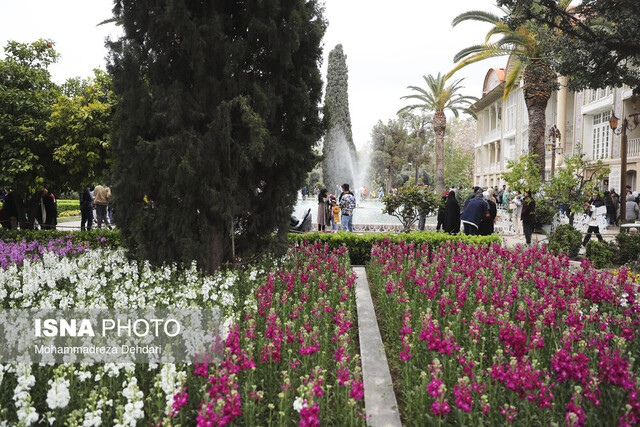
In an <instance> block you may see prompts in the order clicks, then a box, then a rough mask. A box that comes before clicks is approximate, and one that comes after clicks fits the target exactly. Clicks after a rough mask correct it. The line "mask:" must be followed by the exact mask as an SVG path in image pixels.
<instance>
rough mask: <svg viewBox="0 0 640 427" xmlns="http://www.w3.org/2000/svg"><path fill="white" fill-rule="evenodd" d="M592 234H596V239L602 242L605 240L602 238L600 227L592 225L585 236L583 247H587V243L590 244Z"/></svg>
mask: <svg viewBox="0 0 640 427" xmlns="http://www.w3.org/2000/svg"><path fill="white" fill-rule="evenodd" d="M592 233H596V237H597V238H598V240H599V241H601V242H602V241H603V240H604V239H603V238H602V234H600V227H598V226H597V225H590V226H589V228H588V229H587V235H586V236H584V240H583V241H582V246H587V243H589V240H591V234H592Z"/></svg>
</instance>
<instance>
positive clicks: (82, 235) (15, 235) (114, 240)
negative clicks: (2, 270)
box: [0, 228, 122, 247]
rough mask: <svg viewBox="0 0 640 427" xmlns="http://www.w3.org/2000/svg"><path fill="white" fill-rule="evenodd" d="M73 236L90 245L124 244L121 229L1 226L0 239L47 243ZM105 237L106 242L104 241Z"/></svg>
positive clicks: (72, 237)
mask: <svg viewBox="0 0 640 427" xmlns="http://www.w3.org/2000/svg"><path fill="white" fill-rule="evenodd" d="M67 236H71V240H72V241H73V242H74V243H76V242H89V245H90V247H94V246H95V247H97V246H101V247H104V245H105V244H106V245H109V246H111V247H118V246H120V245H121V244H122V238H121V236H120V231H118V230H105V229H99V230H91V231H60V230H6V229H4V228H0V239H1V240H4V241H5V242H21V241H23V240H26V241H28V242H30V241H33V240H37V241H38V242H40V243H46V242H48V241H50V240H55V239H59V238H64V237H67ZM102 239H104V242H103V241H102Z"/></svg>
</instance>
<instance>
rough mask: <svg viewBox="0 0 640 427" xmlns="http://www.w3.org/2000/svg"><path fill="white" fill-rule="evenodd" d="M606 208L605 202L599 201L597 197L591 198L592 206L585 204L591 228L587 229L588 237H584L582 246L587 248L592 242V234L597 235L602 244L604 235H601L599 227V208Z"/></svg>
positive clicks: (585, 211)
mask: <svg viewBox="0 0 640 427" xmlns="http://www.w3.org/2000/svg"><path fill="white" fill-rule="evenodd" d="M602 206H604V202H602V200H600V199H598V197H597V196H596V195H593V196H592V197H591V204H589V203H587V202H585V203H584V213H585V214H587V216H588V217H589V228H587V235H586V236H584V240H583V241H582V246H587V243H589V240H591V234H593V233H595V234H596V237H597V238H598V241H600V242H602V241H604V239H603V238H602V234H600V226H599V225H598V213H597V208H599V207H602Z"/></svg>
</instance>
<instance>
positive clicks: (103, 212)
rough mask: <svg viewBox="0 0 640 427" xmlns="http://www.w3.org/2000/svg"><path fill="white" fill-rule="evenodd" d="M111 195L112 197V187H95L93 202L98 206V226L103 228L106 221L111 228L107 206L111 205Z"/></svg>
mask: <svg viewBox="0 0 640 427" xmlns="http://www.w3.org/2000/svg"><path fill="white" fill-rule="evenodd" d="M109 197H111V188H109V187H104V186H102V185H96V187H95V188H94V189H93V204H94V205H95V207H96V216H97V217H98V228H102V223H103V222H104V223H105V224H106V225H107V227H108V228H109V230H111V224H109V218H108V217H107V206H108V205H109Z"/></svg>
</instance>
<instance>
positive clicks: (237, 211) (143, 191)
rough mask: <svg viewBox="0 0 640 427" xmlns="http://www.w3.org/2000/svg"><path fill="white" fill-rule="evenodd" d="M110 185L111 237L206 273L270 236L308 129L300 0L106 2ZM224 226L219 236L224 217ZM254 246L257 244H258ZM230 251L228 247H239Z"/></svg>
mask: <svg viewBox="0 0 640 427" xmlns="http://www.w3.org/2000/svg"><path fill="white" fill-rule="evenodd" d="M114 14H115V17H116V18H117V19H119V20H121V22H122V23H123V29H124V35H123V36H122V37H121V38H120V39H119V40H118V41H115V42H111V43H110V47H111V52H112V53H111V59H110V66H109V69H110V72H111V73H112V75H113V84H114V90H115V92H116V94H117V95H118V96H119V97H120V102H119V105H118V109H117V111H116V117H115V120H114V127H113V132H112V146H113V150H114V155H115V159H114V165H113V190H114V191H113V194H114V199H115V207H116V212H117V216H118V225H119V227H121V229H122V233H123V238H124V240H125V244H126V245H127V246H128V247H129V248H130V249H132V250H133V251H134V252H135V253H136V254H137V255H139V256H142V257H145V258H147V259H150V260H151V261H152V262H162V261H178V262H185V263H186V262H189V261H191V260H197V261H199V262H200V263H201V265H202V266H204V268H205V269H206V270H208V271H213V270H215V269H216V268H217V267H219V266H220V265H221V264H222V263H224V262H225V261H227V260H229V258H230V255H231V249H232V237H233V236H238V237H239V238H240V239H234V241H235V242H236V244H237V243H238V240H240V241H242V242H244V243H246V244H247V246H243V248H245V249H246V250H250V251H251V252H250V253H252V254H256V253H257V252H255V250H257V248H258V244H257V243H256V242H257V241H258V240H259V238H260V236H267V235H270V234H271V233H272V232H273V231H274V230H278V232H277V233H276V238H275V239H273V240H270V241H273V242H275V243H282V242H284V240H285V239H286V233H287V231H288V228H289V217H290V213H291V212H292V209H293V205H294V203H295V201H296V190H297V189H298V187H299V186H300V183H301V182H303V180H304V177H305V176H306V173H307V172H308V171H309V170H310V169H311V168H312V167H313V164H314V163H315V162H316V157H315V156H314V154H313V151H312V147H313V146H314V145H315V144H316V142H317V140H318V139H319V138H320V137H321V134H322V122H321V119H320V116H319V113H318V104H319V102H320V97H321V90H322V82H321V78H320V72H319V69H318V65H319V62H320V61H321V54H322V50H321V46H320V43H321V40H322V36H323V34H324V30H325V27H326V23H325V21H324V19H323V17H322V11H321V7H320V6H319V4H318V2H317V1H314V0H283V1H278V2H263V1H258V0H247V1H213V0H204V1H192V0H164V1H157V0H154V1H150V0H117V1H116V6H115V7H114ZM233 223H235V224H236V227H237V229H236V233H232V224H233ZM260 247H262V248H266V247H265V246H260ZM241 249H242V248H241Z"/></svg>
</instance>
